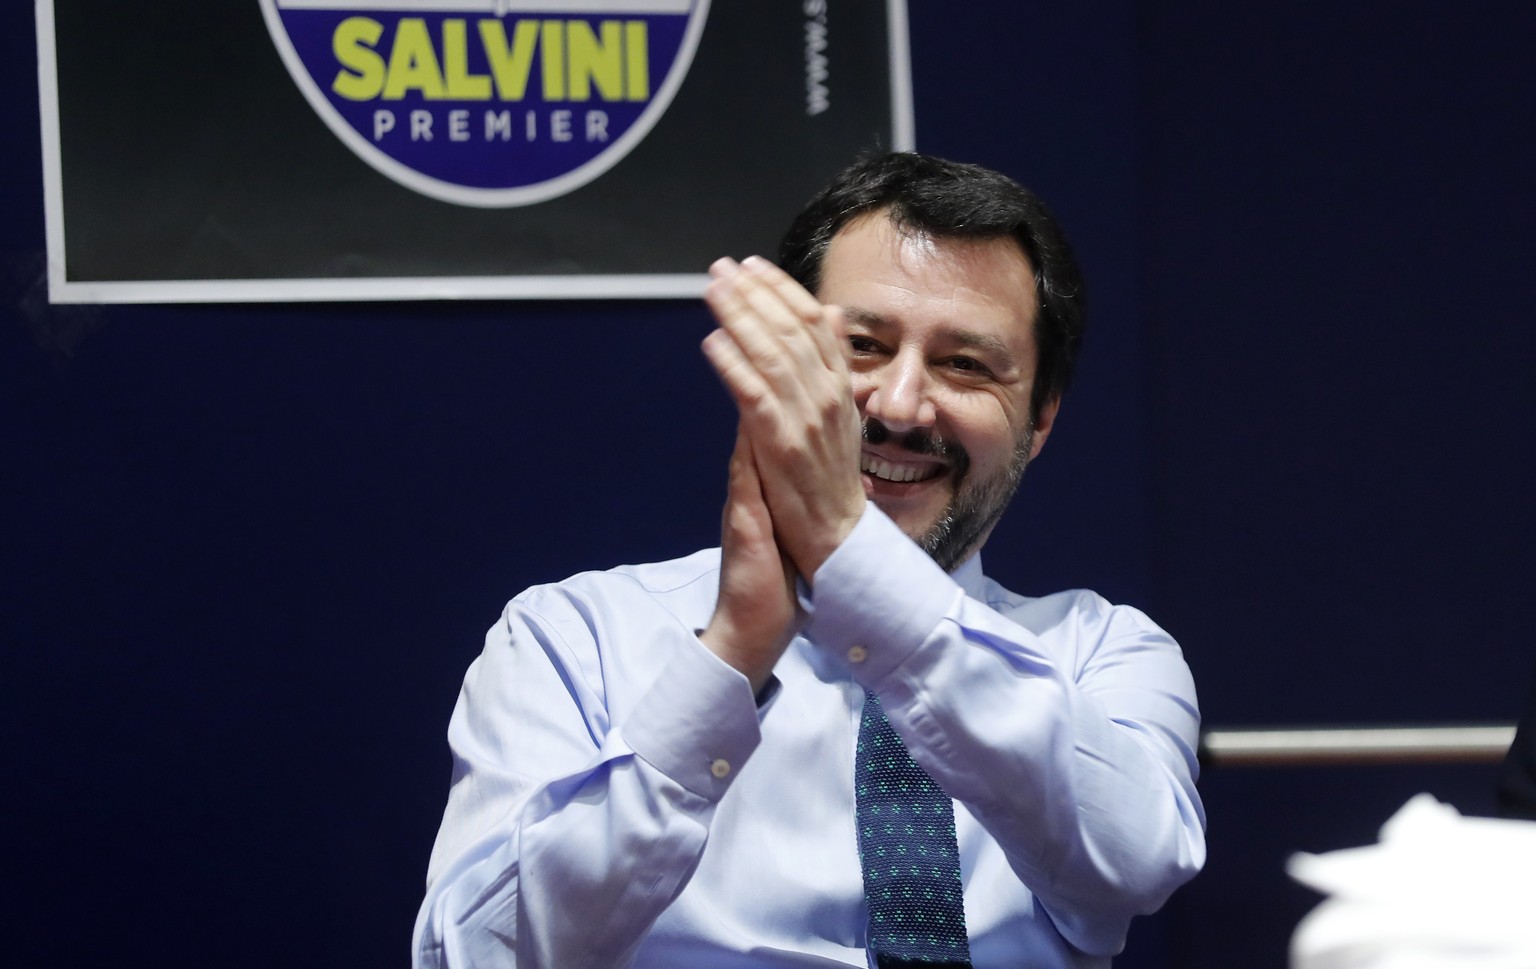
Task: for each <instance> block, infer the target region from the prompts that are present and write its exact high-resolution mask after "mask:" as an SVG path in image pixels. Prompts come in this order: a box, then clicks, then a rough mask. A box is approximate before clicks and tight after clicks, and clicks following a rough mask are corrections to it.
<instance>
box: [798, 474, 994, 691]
mask: <svg viewBox="0 0 1536 969" xmlns="http://www.w3.org/2000/svg"><path fill="white" fill-rule="evenodd" d="M800 594H801V606H802V608H804V609H805V610H806V612H807V613H808V614H809V616H810V618H809V621H808V622H807V623H806V625H805V629H804V633H805V636H806V638H807V639H809V640H810V641H811V642H812V643H814V644H815V645H816V647H817V648H818V649H820V650H821V651H822V652H823V653H826V654H828V655H829V656H831V657H832V658H833V659H834V660H836V661H838V662H840V663H841V664H842V665H844V666H845V667H847V669H848V670H849V672H850V673H852V674H853V678H854V679H855V680H857V681H858V682H859V683H860V684H861V685H863V686H865V687H867V688H869V689H873V690H876V691H877V692H878V688H879V686H880V684H881V683H882V682H883V681H884V680H885V679H886V677H888V676H889V675H890V674H891V672H892V671H894V670H895V669H896V668H897V667H899V666H900V665H901V664H902V663H903V662H905V661H906V660H907V659H908V657H910V656H911V655H912V654H913V652H915V651H916V650H917V648H918V647H919V646H920V645H922V643H923V641H924V640H926V639H927V638H928V636H929V634H930V633H932V632H933V630H934V628H935V627H936V626H938V624H939V623H940V622H941V621H942V620H943V619H944V616H945V615H946V614H947V613H948V612H949V610H950V609H951V608H952V607H953V606H954V604H955V601H956V599H957V598H959V597H961V596H963V595H964V594H965V593H964V592H963V591H962V590H961V588H960V586H959V585H958V584H956V583H955V580H954V579H952V578H950V577H949V575H948V574H946V573H945V572H944V570H943V569H941V568H939V566H938V564H937V563H935V562H934V561H933V559H932V558H930V557H929V556H928V553H927V552H924V551H923V550H922V549H921V548H919V547H918V546H917V544H916V543H915V542H913V541H912V540H911V539H910V538H908V537H907V536H906V535H905V534H904V533H903V532H902V531H901V529H900V528H898V527H897V526H896V523H895V522H893V521H891V520H890V518H888V517H886V515H885V513H884V512H882V511H881V510H880V509H879V508H876V507H875V505H874V503H873V502H870V503H868V504H867V505H865V509H864V515H863V517H861V518H860V519H859V523H858V524H857V525H855V526H854V528H853V531H852V532H850V533H849V535H848V537H847V538H846V539H844V540H843V543H842V544H841V545H839V546H838V547H837V549H836V550H835V551H833V553H832V554H831V555H830V556H828V557H827V560H826V561H825V562H823V563H822V565H821V568H819V569H817V570H816V580H815V585H814V587H813V588H812V589H810V590H807V589H805V588H804V587H803V586H802V587H801V589H800Z"/></svg>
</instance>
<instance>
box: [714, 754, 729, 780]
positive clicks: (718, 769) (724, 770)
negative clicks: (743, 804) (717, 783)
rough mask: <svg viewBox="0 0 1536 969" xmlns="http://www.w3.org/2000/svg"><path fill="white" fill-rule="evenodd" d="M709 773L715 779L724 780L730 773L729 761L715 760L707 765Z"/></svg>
mask: <svg viewBox="0 0 1536 969" xmlns="http://www.w3.org/2000/svg"><path fill="white" fill-rule="evenodd" d="M709 772H710V773H711V774H713V775H715V777H716V779H718V780H722V781H723V780H725V776H726V775H727V774H729V773H730V772H731V764H730V761H727V760H718V759H717V760H716V761H715V762H714V763H713V764H710V765H709Z"/></svg>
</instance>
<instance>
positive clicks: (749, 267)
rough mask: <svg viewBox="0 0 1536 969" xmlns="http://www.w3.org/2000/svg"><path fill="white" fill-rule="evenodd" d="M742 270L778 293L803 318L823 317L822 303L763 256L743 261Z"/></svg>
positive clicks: (749, 257)
mask: <svg viewBox="0 0 1536 969" xmlns="http://www.w3.org/2000/svg"><path fill="white" fill-rule="evenodd" d="M741 268H742V269H744V270H746V271H747V272H748V273H750V274H751V275H752V276H753V277H755V278H757V279H760V280H762V282H763V284H764V285H765V286H768V287H770V288H771V289H772V290H773V291H774V292H776V293H778V294H779V298H780V299H782V300H784V302H785V303H787V304H788V305H789V306H790V308H791V309H793V310H794V311H795V312H796V313H798V314H799V315H800V316H801V318H803V319H806V320H814V319H816V318H817V317H818V316H820V315H821V302H820V301H819V300H818V299H816V297H814V296H812V295H811V294H810V293H809V292H808V291H807V290H806V288H805V287H804V286H801V285H800V284H799V283H798V282H796V281H795V279H794V277H792V276H791V275H790V274H789V273H787V272H785V271H784V270H782V269H780V268H779V267H778V266H775V265H774V264H773V263H771V262H769V261H768V260H767V259H764V258H763V257H762V256H748V257H747V258H746V259H743V260H742V262H741Z"/></svg>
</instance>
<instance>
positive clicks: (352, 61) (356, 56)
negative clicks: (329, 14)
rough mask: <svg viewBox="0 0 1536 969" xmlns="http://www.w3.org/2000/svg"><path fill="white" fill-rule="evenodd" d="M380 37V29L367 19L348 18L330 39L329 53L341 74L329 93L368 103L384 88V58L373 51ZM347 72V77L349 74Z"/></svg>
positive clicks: (381, 26)
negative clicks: (333, 56) (330, 51)
mask: <svg viewBox="0 0 1536 969" xmlns="http://www.w3.org/2000/svg"><path fill="white" fill-rule="evenodd" d="M382 36H384V25H383V24H381V23H379V22H378V21H377V20H369V19H368V18H367V17H348V18H347V19H346V20H343V21H342V22H341V23H340V24H338V25H337V26H336V33H335V34H333V35H331V50H332V52H333V53H335V55H336V63H338V64H340V65H341V66H342V70H339V71H337V72H336V80H334V81H332V82H331V90H332V91H335V92H336V93H337V94H339V95H341V96H342V97H344V98H346V99H347V100H349V101H369V100H372V99H373V98H376V97H378V96H379V91H380V89H382V88H383V87H384V58H382V57H380V56H379V53H378V51H376V50H374V49H373V47H374V45H375V44H377V43H378V42H379V38H380V37H382ZM349 72H350V73H349Z"/></svg>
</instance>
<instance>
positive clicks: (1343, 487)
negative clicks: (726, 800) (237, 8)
mask: <svg viewBox="0 0 1536 969" xmlns="http://www.w3.org/2000/svg"><path fill="white" fill-rule="evenodd" d="M28 7H29V5H24V4H12V5H10V6H7V7H6V8H5V10H4V12H3V13H0V18H3V20H0V23H3V24H4V27H5V29H4V30H3V31H0V44H3V51H4V54H5V56H4V58H3V59H0V72H3V73H0V76H3V78H4V81H5V85H6V89H7V90H9V91H11V92H12V97H11V98H9V99H7V101H6V102H5V106H4V107H3V108H0V111H3V112H4V116H3V125H0V130H3V131H4V139H5V142H4V144H5V151H4V153H3V156H0V172H3V175H4V177H3V179H0V203H3V211H4V215H5V217H4V218H3V219H0V256H3V267H0V297H3V305H0V347H3V349H0V368H3V369H0V453H3V455H4V457H3V472H0V474H3V495H4V499H5V500H4V502H3V504H0V509H3V510H0V515H3V516H4V517H3V531H0V568H3V570H4V571H3V576H0V578H3V582H0V636H3V652H0V656H3V660H0V662H3V666H0V731H3V733H0V750H3V754H0V757H3V768H4V770H3V782H0V791H3V793H0V807H3V812H4V818H3V824H0V851H3V855H0V870H4V871H5V873H6V884H7V893H6V894H7V897H8V898H10V899H11V901H10V902H9V904H8V905H7V908H6V912H5V917H4V918H5V921H4V924H5V927H6V941H7V944H6V952H7V961H8V962H10V963H14V964H16V965H27V966H55V965H57V966H65V965H69V966H73V965H85V964H96V963H99V964H115V965H126V966H137V965H149V964H155V965H166V964H171V965H182V964H185V965H194V964H206V963H211V964H217V965H222V966H230V967H247V966H249V967H252V969H255V967H262V969H265V967H269V966H272V965H285V966H335V965H359V966H384V965H403V964H405V962H406V960H407V958H408V940H409V934H410V929H411V923H412V920H413V918H414V915H415V910H416V906H417V903H418V900H419V898H420V893H421V884H422V879H423V876H424V873H425V866H426V858H427V854H428V851H429V850H430V847H431V842H432V838H433V835H434V833H435V829H436V824H437V820H438V816H439V814H440V811H441V809H442V804H443V801H444V797H445V794H446V784H447V779H448V758H447V752H446V747H445V743H444V741H443V730H444V728H445V726H446V723H447V719H448V714H449V711H450V710H451V708H452V705H453V701H454V698H455V694H456V690H457V687H458V683H459V679H460V677H461V676H462V673H463V670H464V668H465V666H466V665H467V664H468V663H469V661H470V660H471V659H473V657H474V656H475V655H476V653H477V652H478V650H479V646H480V639H481V636H482V634H483V631H484V629H485V628H486V627H487V626H488V625H489V624H490V623H491V621H492V620H493V619H494V618H495V616H496V614H497V613H498V611H499V609H500V607H501V605H502V603H503V602H504V601H505V600H506V599H507V598H509V597H510V596H511V595H512V594H514V593H515V592H517V591H518V590H519V589H520V588H522V587H524V586H526V585H528V584H531V583H533V582H537V581H544V580H549V579H555V578H559V577H562V576H564V575H567V574H569V573H571V572H574V571H577V570H581V569H586V568H594V567H606V566H609V565H613V564H617V563H619V562H626V561H643V560H649V559H655V558H659V557H664V556H670V555H675V554H679V553H683V552H687V551H690V550H692V549H694V548H696V547H699V546H703V545H706V544H713V542H714V541H715V530H716V527H717V520H718V510H719V504H720V501H721V500H722V498H723V494H724V488H723V483H724V465H725V460H726V457H727V455H728V451H729V447H730V439H731V428H732V424H733V418H732V415H731V410H730V406H729V404H728V402H727V400H726V398H725V396H724V394H723V393H722V392H721V391H720V390H719V388H718V387H717V386H715V384H714V381H713V378H712V377H711V376H710V375H709V373H708V370H707V367H706V365H705V364H704V362H703V360H702V358H701V357H700V355H699V353H698V350H697V344H698V341H699V340H700V339H701V338H702V337H703V335H704V334H705V332H707V329H708V320H707V316H706V314H705V313H704V311H703V310H702V308H701V307H699V306H697V305H694V304H692V303H687V302H652V303H592V302H571V303H559V304H556V303H436V304H390V303H384V304H348V305H266V306H181V307H163V306H161V307H108V308H100V307H65V306H49V305H48V304H47V303H46V294H45V292H44V290H43V288H42V282H41V280H42V278H43V256H42V248H43V228H42V226H43V220H42V198H41V173H40V172H41V165H40V160H39V148H38V137H37V111H36V59H35V50H34V47H33V24H32V19H31V13H30V10H29V9H28ZM1343 7H1344V8H1347V9H1344V8H1341V6H1340V5H1335V4H1321V3H1305V4H1296V3H1285V4H1278V3H1277V4H1247V5H1243V7H1242V8H1241V12H1240V13H1239V12H1236V11H1235V10H1234V8H1233V7H1232V5H1230V4H1222V3H1215V2H1208V0H1206V2H1202V0H1166V2H1160V3H1150V2H1147V3H1134V2H1104V3H1094V4H1084V5H1073V8H1072V9H1071V10H1059V9H1048V5H1043V4H1041V5H1034V4H1017V3H1010V2H1004V0H995V2H981V3H972V4H968V5H965V7H964V10H965V13H964V14H963V16H962V15H956V14H955V13H954V12H953V11H955V10H956V9H957V8H956V7H955V6H954V5H939V4H913V9H912V21H913V42H912V48H913V63H914V74H915V87H916V96H917V122H918V127H917V136H918V144H919V146H920V147H921V148H923V149H924V150H928V151H933V152H936V153H940V154H944V155H949V156H953V157H958V158H964V159H968V160H974V161H979V162H983V163H986V164H990V165H994V166H997V167H1000V168H1002V169H1004V170H1006V171H1008V172H1010V173H1012V174H1015V175H1016V176H1018V177H1019V178H1021V179H1022V180H1023V181H1025V182H1027V183H1028V184H1030V185H1031V186H1033V187H1035V188H1036V189H1037V190H1038V191H1039V192H1040V193H1041V194H1042V195H1043V196H1044V197H1045V198H1046V199H1047V200H1048V201H1050V202H1051V203H1052V204H1053V206H1054V207H1055V208H1056V210H1057V211H1058V214H1059V215H1060V216H1061V218H1062V219H1063V221H1064V222H1065V224H1066V225H1067V227H1068V229H1069V231H1070V233H1071V235H1072V237H1073V239H1074V241H1075V243H1076V245H1077V247H1078V248H1079V250H1080V253H1081V256H1082V259H1083V262H1084V263H1085V266H1086V270H1087V273H1088V277H1089V282H1090V286H1091V293H1092V297H1093V322H1092V329H1091V332H1090V334H1089V341H1088V346H1087V349H1086V351H1085V357H1084V360H1083V363H1082V369H1081V372H1080V379H1079V382H1078V385H1077V386H1076V388H1075V389H1074V390H1073V392H1072V393H1071V394H1070V395H1069V397H1068V399H1067V403H1066V406H1065V408H1064V410H1063V416H1062V423H1061V425H1060V427H1059V429H1058V430H1057V432H1056V434H1054V435H1053V436H1052V438H1051V443H1050V447H1049V448H1048V449H1047V450H1046V452H1045V456H1044V459H1043V460H1041V461H1040V462H1039V463H1038V464H1037V465H1035V466H1032V468H1031V471H1030V473H1029V475H1028V476H1027V478H1026V482H1025V486H1024V489H1023V491H1022V498H1021V503H1020V504H1019V505H1018V507H1016V509H1015V511H1014V512H1013V513H1012V514H1011V515H1010V517H1009V518H1008V519H1007V520H1006V521H1005V524H1004V527H1003V528H1002V529H1001V530H1000V531H999V532H998V533H997V535H996V536H995V537H994V539H993V541H992V543H991V544H990V545H989V546H988V551H987V554H986V558H987V561H988V565H989V569H990V571H992V572H993V573H994V574H996V575H997V576H998V577H999V578H1000V579H1002V580H1003V581H1004V582H1005V584H1008V585H1010V586H1011V587H1014V588H1017V589H1020V590H1022V591H1031V592H1046V591H1052V590H1055V589H1058V588H1063V587H1067V586H1077V585H1085V586H1091V587H1094V588H1097V589H1099V590H1100V591H1102V592H1104V593H1105V594H1106V595H1108V596H1110V597H1111V598H1114V599H1118V600H1121V601H1128V602H1131V603H1134V604H1136V605H1139V606H1141V607H1143V608H1145V609H1146V610H1147V611H1148V612H1149V613H1151V614H1152V615H1153V616H1154V617H1155V618H1157V619H1158V620H1159V621H1160V622H1161V623H1163V624H1164V625H1165V626H1166V627H1167V628H1169V629H1170V630H1171V631H1172V632H1173V633H1174V634H1175V635H1176V636H1177V637H1178V638H1179V639H1180V641H1181V642H1182V643H1183V644H1184V646H1185V650H1186V652H1187V654H1188V656H1189V659H1190V662H1191V664H1192V666H1193V668H1194V670H1195V674H1196V678H1197V681H1198V682H1199V684H1200V690H1201V698H1202V705H1203V707H1204V709H1205V713H1206V719H1207V723H1208V725H1210V726H1227V727H1230V726H1240V725H1255V724H1264V723H1297V724H1305V723H1315V722H1367V723H1371V722H1387V721H1393V722H1395V721H1409V722H1434V721H1440V720H1457V719H1476V720H1513V719H1514V717H1515V716H1516V714H1517V712H1518V704H1519V703H1520V701H1521V699H1522V697H1523V696H1524V693H1525V688H1526V684H1527V683H1528V682H1529V678H1530V676H1531V674H1532V672H1533V670H1532V667H1533V661H1536V652H1533V649H1532V645H1531V642H1530V639H1529V638H1528V636H1526V635H1525V630H1526V625H1527V623H1526V611H1527V610H1526V606H1525V595H1526V590H1527V586H1528V585H1529V583H1530V582H1531V580H1532V577H1533V575H1536V568H1533V565H1536V562H1533V558H1536V528H1533V524H1536V523H1533V515H1532V502H1531V501H1530V499H1529V497H1528V495H1527V490H1528V485H1527V482H1528V481H1529V480H1530V479H1531V477H1532V474H1531V472H1532V460H1531V458H1530V452H1531V446H1532V440H1531V434H1530V428H1531V419H1532V416H1533V414H1532V403H1533V400H1536V392H1533V390H1532V386H1531V375H1532V374H1533V372H1536V367H1533V363H1536V334H1533V328H1532V327H1531V325H1530V320H1529V311H1530V307H1531V306H1532V305H1536V273H1533V272H1532V271H1531V265H1532V262H1533V257H1536V202H1533V192H1532V189H1531V186H1530V173H1531V172H1532V171H1536V147H1533V144H1532V137H1531V119H1532V118H1533V117H1536V110H1533V108H1536V103H1533V102H1536V83H1533V82H1536V78H1533V66H1532V65H1533V63H1536V62H1533V61H1532V59H1531V58H1530V57H1529V54H1528V46H1529V40H1530V38H1531V37H1533V36H1536V30H1533V28H1536V22H1533V20H1536V15H1533V13H1532V12H1531V11H1532V8H1530V7H1529V5H1526V4H1517V3H1514V2H1507V3H1500V4H1489V5H1479V6H1477V7H1476V8H1475V11H1476V16H1475V17H1473V16H1471V11H1472V10H1473V9H1474V8H1469V7H1466V6H1464V5H1463V6H1461V7H1454V8H1444V9H1437V10H1427V9H1426V10H1417V9H1415V10H1414V11H1413V12H1412V13H1409V12H1408V11H1407V9H1406V8H1404V7H1403V6H1402V5H1400V4H1390V3H1386V2H1382V0H1378V2H1372V3H1358V4H1350V5H1343ZM146 15H150V14H148V13H146ZM763 164H764V165H770V164H772V158H771V157H765V158H764V159H763ZM752 174H753V173H752V172H750V171H743V172H741V179H742V185H743V191H744V192H749V191H750V190H751V188H750V186H751V178H752ZM785 215H786V218H787V217H788V216H789V215H790V213H785ZM727 216H728V213H721V217H722V218H724V217H727ZM734 255H738V256H739V255H743V254H741V253H736V254H734ZM700 268H702V267H700ZM1492 778H1493V769H1492V768H1491V767H1486V766H1475V767H1456V768H1451V767H1446V768H1407V767H1393V768H1372V769H1345V768H1308V769H1302V768H1292V769H1286V770H1256V769H1252V768H1243V769H1239V768H1214V769H1211V770H1208V772H1207V774H1206V776H1205V778H1204V779H1203V781H1202V789H1203V791H1204V794H1205V797H1206V799H1207V805H1208V809H1209V812H1210V817H1211V849H1212V856H1211V863H1210V865H1209V868H1208V870H1207V872H1206V873H1205V874H1203V875H1202V876H1201V877H1200V878H1198V879H1197V880H1196V881H1195V882H1194V883H1193V884H1191V885H1190V886H1189V887H1188V888H1186V889H1185V890H1183V892H1182V893H1181V894H1180V895H1179V896H1177V897H1176V898H1175V900H1174V902H1173V903H1172V905H1171V906H1170V907H1169V909H1168V910H1167V911H1166V912H1165V914H1164V915H1162V916H1159V917H1158V918H1156V919H1151V920H1144V921H1143V923H1140V924H1138V926H1137V927H1136V929H1135V932H1134V934H1133V939H1132V948H1131V951H1130V952H1129V953H1128V954H1127V956H1126V957H1125V959H1124V960H1123V965H1127V966H1130V965H1142V966H1157V967H1180V969H1203V967H1211V969H1226V967H1230V966H1232V965H1244V966H1250V967H1254V969H1264V967H1274V969H1278V967H1281V966H1283V965H1284V962H1285V949H1284V947H1285V940H1286V938H1287V937H1288V935H1289V933H1290V930H1291V929H1292V928H1293V927H1294V925H1295V922H1296V920H1297V919H1298V918H1299V917H1300V916H1301V914H1302V913H1303V912H1304V911H1305V910H1306V909H1307V908H1308V907H1309V906H1310V905H1311V904H1313V902H1314V901H1315V898H1314V897H1313V896H1311V895H1310V894H1309V893H1307V892H1306V891H1305V890H1303V889H1300V888H1298V887H1295V886H1292V885H1290V884H1289V883H1288V882H1287V881H1286V880H1285V878H1284V876H1283V874H1282V873H1281V869H1280V866H1281V864H1282V862H1283V859H1284V857H1285V855H1286V854H1287V853H1288V852H1290V851H1293V850H1298V849H1305V850H1325V849H1328V848H1334V847H1343V846H1346V845H1351V844H1358V843H1362V842H1365V841H1369V840H1373V839H1374V837H1375V830H1376V828H1377V826H1378V825H1379V824H1380V822H1381V821H1382V820H1384V819H1385V818H1386V817H1387V815H1388V814H1390V813H1391V811H1392V810H1394V809H1395V808H1396V807H1397V806H1398V805H1400V804H1401V803H1402V802H1403V801H1404V800H1406V799H1407V797H1408V796H1409V795H1410V794H1412V793H1414V792H1416V791H1419V790H1429V791H1431V792H1433V793H1435V794H1437V795H1439V796H1440V797H1441V798H1442V799H1445V800H1447V801H1450V802H1451V803H1452V804H1454V805H1456V806H1457V807H1458V808H1460V809H1462V810H1463V811H1465V812H1467V813H1488V812H1490V811H1491V809H1492V798H1491V793H1490V788H1491V785H1492Z"/></svg>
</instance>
